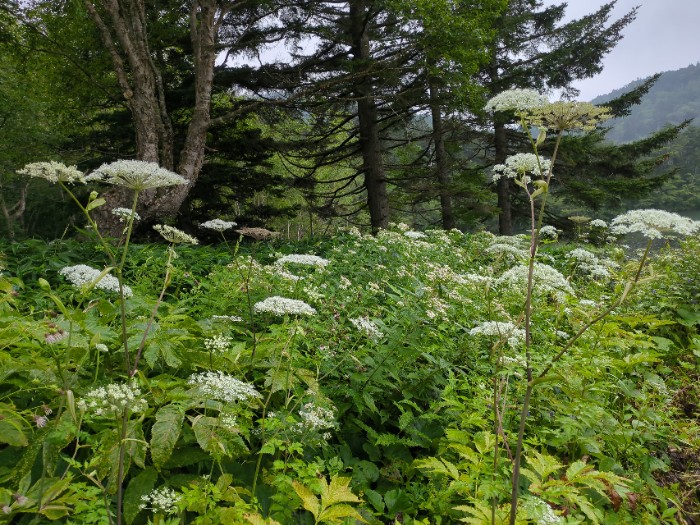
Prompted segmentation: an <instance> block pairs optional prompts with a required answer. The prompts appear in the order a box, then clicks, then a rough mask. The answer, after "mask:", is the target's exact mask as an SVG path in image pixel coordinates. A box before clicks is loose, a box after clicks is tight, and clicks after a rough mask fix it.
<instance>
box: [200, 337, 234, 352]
mask: <svg viewBox="0 0 700 525" xmlns="http://www.w3.org/2000/svg"><path fill="white" fill-rule="evenodd" d="M232 340H233V339H232V338H231V337H228V336H225V335H223V334H218V335H215V336H214V337H210V338H209V339H205V340H204V348H206V349H207V351H208V352H212V353H224V352H226V350H228V349H229V347H230V346H231V341H232Z"/></svg>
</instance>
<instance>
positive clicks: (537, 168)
mask: <svg viewBox="0 0 700 525" xmlns="http://www.w3.org/2000/svg"><path fill="white" fill-rule="evenodd" d="M551 165H552V163H551V162H550V161H549V159H545V158H542V157H538V156H537V155H535V154H534V153H516V154H515V155H511V156H510V157H507V158H506V160H505V161H504V162H503V164H496V165H495V166H494V167H493V168H492V169H493V171H494V174H493V180H494V182H495V181H497V180H498V179H500V178H501V177H507V178H509V179H515V178H518V179H524V180H523V182H526V183H527V182H529V181H530V175H534V176H535V177H539V178H544V177H545V176H546V175H547V173H549V168H550V167H551Z"/></svg>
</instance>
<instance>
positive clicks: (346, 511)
mask: <svg viewBox="0 0 700 525" xmlns="http://www.w3.org/2000/svg"><path fill="white" fill-rule="evenodd" d="M344 518H354V519H355V520H356V521H360V522H362V523H367V521H366V520H365V519H364V518H363V517H362V515H361V514H360V513H359V512H357V510H355V509H354V508H353V507H351V506H350V505H347V504H345V503H340V504H338V505H333V506H332V507H329V508H327V509H323V512H321V515H320V516H319V517H318V523H324V522H329V523H337V521H336V520H341V519H344Z"/></svg>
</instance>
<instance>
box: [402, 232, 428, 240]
mask: <svg viewBox="0 0 700 525" xmlns="http://www.w3.org/2000/svg"><path fill="white" fill-rule="evenodd" d="M403 235H404V237H408V238H409V239H426V238H427V237H428V236H427V235H426V234H425V233H423V232H417V231H413V230H410V231H407V232H403Z"/></svg>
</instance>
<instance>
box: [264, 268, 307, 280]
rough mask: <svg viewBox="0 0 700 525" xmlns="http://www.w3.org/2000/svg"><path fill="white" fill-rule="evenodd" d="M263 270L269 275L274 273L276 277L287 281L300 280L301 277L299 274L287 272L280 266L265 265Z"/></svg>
mask: <svg viewBox="0 0 700 525" xmlns="http://www.w3.org/2000/svg"><path fill="white" fill-rule="evenodd" d="M265 272H266V273H267V274H269V275H274V276H276V277H279V278H280V279H286V280H288V281H293V282H296V281H300V280H302V279H303V277H302V276H300V275H294V274H293V273H291V272H288V271H287V270H285V269H284V268H283V267H282V266H276V265H275V266H267V267H265Z"/></svg>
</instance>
